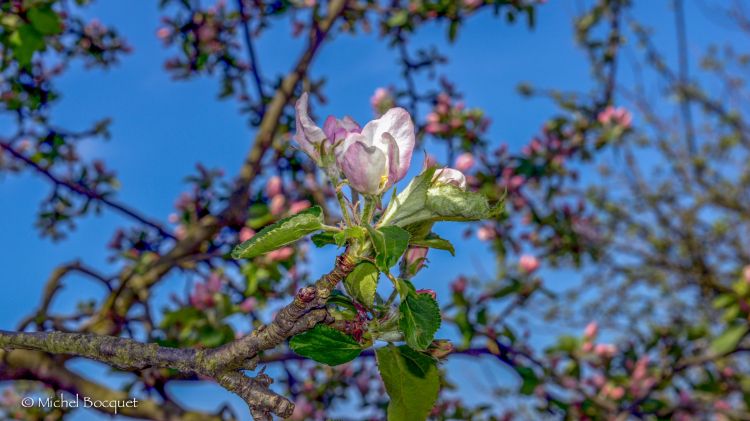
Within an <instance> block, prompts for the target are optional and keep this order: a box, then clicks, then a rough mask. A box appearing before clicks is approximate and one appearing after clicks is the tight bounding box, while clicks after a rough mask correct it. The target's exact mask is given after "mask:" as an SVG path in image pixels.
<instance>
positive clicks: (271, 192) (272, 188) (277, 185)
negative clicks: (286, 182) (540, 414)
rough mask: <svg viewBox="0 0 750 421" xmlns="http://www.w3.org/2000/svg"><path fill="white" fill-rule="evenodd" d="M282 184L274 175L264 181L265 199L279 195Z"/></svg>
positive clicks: (279, 178)
mask: <svg viewBox="0 0 750 421" xmlns="http://www.w3.org/2000/svg"><path fill="white" fill-rule="evenodd" d="M281 190H282V182H281V177H279V176H278V175H274V176H273V177H271V178H269V179H268V181H266V197H274V196H276V195H279V194H281Z"/></svg>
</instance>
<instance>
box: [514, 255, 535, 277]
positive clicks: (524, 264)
mask: <svg viewBox="0 0 750 421" xmlns="http://www.w3.org/2000/svg"><path fill="white" fill-rule="evenodd" d="M539 265H540V263H539V259H537V258H536V257H534V256H532V255H530V254H524V255H522V256H521V258H520V259H519V260H518V266H519V267H520V268H521V270H522V271H523V272H525V273H533V272H534V271H536V270H537V269H539Z"/></svg>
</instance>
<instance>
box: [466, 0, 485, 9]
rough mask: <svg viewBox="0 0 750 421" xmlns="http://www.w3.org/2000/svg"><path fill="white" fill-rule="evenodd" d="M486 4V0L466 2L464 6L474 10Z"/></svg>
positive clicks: (467, 0)
mask: <svg viewBox="0 0 750 421" xmlns="http://www.w3.org/2000/svg"><path fill="white" fill-rule="evenodd" d="M482 4H484V0H464V6H466V7H468V8H470V9H474V8H477V7H479V6H481V5H482Z"/></svg>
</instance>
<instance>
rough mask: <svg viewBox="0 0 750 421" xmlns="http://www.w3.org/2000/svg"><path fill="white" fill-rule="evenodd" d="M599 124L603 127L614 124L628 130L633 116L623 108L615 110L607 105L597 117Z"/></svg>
mask: <svg viewBox="0 0 750 421" xmlns="http://www.w3.org/2000/svg"><path fill="white" fill-rule="evenodd" d="M597 120H599V123H601V124H603V125H609V124H614V125H617V126H620V127H622V128H626V129H627V128H629V127H630V125H631V124H632V121H633V116H632V114H630V111H628V110H627V109H626V108H624V107H618V108H615V107H613V106H611V105H608V106H607V107H606V108H605V109H604V110H603V111H601V112H600V113H599V115H598V116H597Z"/></svg>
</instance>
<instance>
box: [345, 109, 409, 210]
mask: <svg viewBox="0 0 750 421" xmlns="http://www.w3.org/2000/svg"><path fill="white" fill-rule="evenodd" d="M415 141H416V138H415V133H414V123H413V122H412V120H411V116H410V115H409V113H408V112H407V111H406V110H404V109H403V108H392V109H390V110H388V112H386V113H385V114H384V115H383V116H382V117H381V118H379V119H377V120H372V121H370V122H369V123H367V124H366V125H365V127H364V128H363V129H362V132H361V133H349V134H348V135H347V137H346V140H344V143H343V145H341V147H340V148H337V149H336V157H337V160H338V163H339V167H340V168H341V170H342V172H343V173H344V175H345V176H346V178H347V180H348V181H349V185H350V186H351V187H352V188H353V189H354V190H357V191H358V192H360V193H362V194H369V195H377V194H380V193H382V192H383V191H384V190H386V189H388V188H390V187H391V186H392V185H393V184H395V183H396V182H398V181H399V180H401V179H402V178H404V176H405V175H406V172H407V171H408V170H409V166H410V165H411V156H412V152H413V150H414V142H415Z"/></svg>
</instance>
